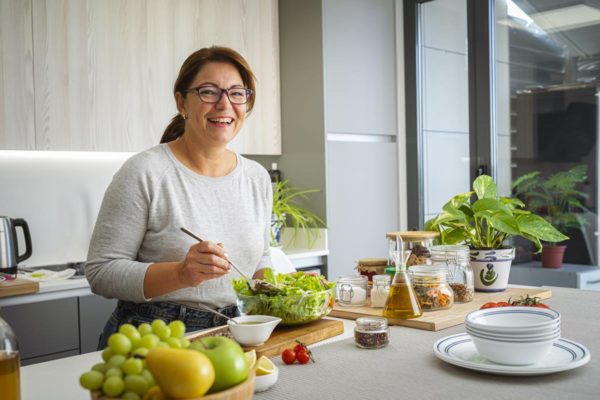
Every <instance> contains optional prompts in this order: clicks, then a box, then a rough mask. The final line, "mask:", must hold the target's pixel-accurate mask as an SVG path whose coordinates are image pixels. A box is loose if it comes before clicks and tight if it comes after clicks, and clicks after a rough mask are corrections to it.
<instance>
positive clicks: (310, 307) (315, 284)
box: [232, 268, 335, 325]
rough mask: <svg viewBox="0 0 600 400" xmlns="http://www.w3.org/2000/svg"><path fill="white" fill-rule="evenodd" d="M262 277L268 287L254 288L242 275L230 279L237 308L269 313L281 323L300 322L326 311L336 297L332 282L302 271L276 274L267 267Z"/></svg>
mask: <svg viewBox="0 0 600 400" xmlns="http://www.w3.org/2000/svg"><path fill="white" fill-rule="evenodd" d="M264 281H266V282H268V283H270V284H271V285H269V287H270V288H271V289H270V290H265V291H253V290H252V289H251V288H250V286H249V285H248V283H247V282H246V280H245V279H244V278H242V277H240V278H237V279H233V280H232V284H233V289H234V291H235V293H236V294H237V303H238V307H239V309H240V312H241V313H242V314H245V315H271V316H273V317H279V318H281V323H280V325H300V324H305V323H307V322H312V321H315V320H317V319H320V318H322V317H324V316H325V315H327V314H329V312H330V311H331V308H332V307H333V302H334V298H335V282H328V281H327V280H326V279H325V278H324V277H323V276H319V275H312V274H310V273H306V272H304V271H297V272H293V273H290V274H278V273H276V272H275V271H273V270H272V269H271V268H266V269H265V273H264Z"/></svg>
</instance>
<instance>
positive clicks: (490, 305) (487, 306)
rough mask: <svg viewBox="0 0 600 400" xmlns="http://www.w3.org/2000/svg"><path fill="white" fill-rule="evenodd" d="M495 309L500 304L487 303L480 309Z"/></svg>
mask: <svg viewBox="0 0 600 400" xmlns="http://www.w3.org/2000/svg"><path fill="white" fill-rule="evenodd" d="M494 307H498V303H495V302H493V301H490V302H488V303H485V304H484V305H482V306H481V308H480V310H484V309H486V308H494Z"/></svg>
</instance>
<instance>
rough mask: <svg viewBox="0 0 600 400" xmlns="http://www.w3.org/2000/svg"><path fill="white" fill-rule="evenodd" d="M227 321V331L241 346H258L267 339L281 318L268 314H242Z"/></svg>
mask: <svg viewBox="0 0 600 400" xmlns="http://www.w3.org/2000/svg"><path fill="white" fill-rule="evenodd" d="M233 320H234V321H235V322H237V324H236V323H235V322H232V321H227V325H228V326H229V331H230V332H231V334H232V335H233V338H234V339H235V341H236V342H238V343H239V344H241V345H242V346H260V345H261V344H263V343H264V342H266V341H267V339H269V337H270V336H271V333H273V329H275V327H276V326H277V324H278V323H280V322H281V318H277V317H271V316H270V315H244V316H241V317H235V318H233Z"/></svg>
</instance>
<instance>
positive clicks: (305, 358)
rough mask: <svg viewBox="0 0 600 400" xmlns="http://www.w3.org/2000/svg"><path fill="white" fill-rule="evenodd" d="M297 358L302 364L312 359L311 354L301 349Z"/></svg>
mask: <svg viewBox="0 0 600 400" xmlns="http://www.w3.org/2000/svg"><path fill="white" fill-rule="evenodd" d="M296 359H297V360H298V362H299V363H300V364H306V363H307V362H309V361H310V356H309V355H308V353H307V352H306V351H304V350H300V351H299V352H298V353H296Z"/></svg>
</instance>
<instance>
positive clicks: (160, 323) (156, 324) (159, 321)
mask: <svg viewBox="0 0 600 400" xmlns="http://www.w3.org/2000/svg"><path fill="white" fill-rule="evenodd" d="M150 325H151V326H152V333H154V334H157V330H159V329H161V328H162V327H165V326H167V323H166V322H165V321H163V320H162V319H155V320H154V321H152V324H150Z"/></svg>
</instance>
